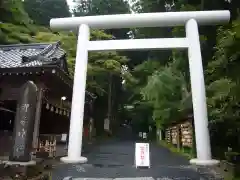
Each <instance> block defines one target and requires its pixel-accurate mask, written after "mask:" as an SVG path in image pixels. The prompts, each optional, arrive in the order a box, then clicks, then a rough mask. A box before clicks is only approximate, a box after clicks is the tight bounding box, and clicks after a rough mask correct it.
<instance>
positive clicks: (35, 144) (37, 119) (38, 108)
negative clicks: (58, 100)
mask: <svg viewBox="0 0 240 180" xmlns="http://www.w3.org/2000/svg"><path fill="white" fill-rule="evenodd" d="M43 93H44V92H43V88H42V87H41V86H40V87H39V90H38V94H37V106H36V114H35V123H34V131H33V148H34V149H36V148H37V147H38V136H39V127H40V119H41V111H42V100H43Z"/></svg>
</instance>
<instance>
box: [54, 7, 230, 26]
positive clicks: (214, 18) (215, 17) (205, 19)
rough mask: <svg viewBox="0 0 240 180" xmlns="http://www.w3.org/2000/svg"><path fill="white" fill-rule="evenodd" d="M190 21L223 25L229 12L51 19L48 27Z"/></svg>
mask: <svg viewBox="0 0 240 180" xmlns="http://www.w3.org/2000/svg"><path fill="white" fill-rule="evenodd" d="M190 19H195V20H196V21H197V22H198V24H199V25H216V24H223V23H226V22H228V21H229V19H230V12H229V11H186V12H163V13H142V14H120V15H119V14H118V15H101V16H84V17H69V18H56V19H51V21H50V27H51V28H52V29H58V30H72V29H77V28H78V27H79V26H80V25H81V24H87V25H88V26H89V27H90V28H92V29H115V28H136V27H169V26H182V25H185V23H186V22H187V21H188V20H190Z"/></svg>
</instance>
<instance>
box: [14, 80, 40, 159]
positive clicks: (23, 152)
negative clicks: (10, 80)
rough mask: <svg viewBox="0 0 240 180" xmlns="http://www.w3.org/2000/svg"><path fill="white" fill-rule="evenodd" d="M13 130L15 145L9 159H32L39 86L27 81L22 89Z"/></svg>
mask: <svg viewBox="0 0 240 180" xmlns="http://www.w3.org/2000/svg"><path fill="white" fill-rule="evenodd" d="M19 95H20V97H19V100H18V104H17V111H16V116H15V123H14V130H13V145H12V150H11V153H10V157H9V160H10V161H17V162H28V161H30V160H31V154H30V153H31V149H32V139H33V131H34V121H35V112H36V104H37V86H36V85H35V84H34V83H33V82H32V81H27V82H26V83H25V84H24V85H23V86H22V87H21V89H20V92H19Z"/></svg>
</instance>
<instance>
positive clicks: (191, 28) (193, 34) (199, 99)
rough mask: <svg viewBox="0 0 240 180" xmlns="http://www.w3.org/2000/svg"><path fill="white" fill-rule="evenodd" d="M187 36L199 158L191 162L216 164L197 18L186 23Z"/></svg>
mask: <svg viewBox="0 0 240 180" xmlns="http://www.w3.org/2000/svg"><path fill="white" fill-rule="evenodd" d="M186 38H187V41H188V59H189V70H190V79H191V89H192V104H193V112H194V113H193V114H194V125H195V138H196V141H195V142H196V149H197V159H191V160H190V163H192V164H198V165H215V164H218V163H219V161H218V160H212V155H211V145H210V137H209V130H208V116H207V106H206V94H205V82H204V73H203V65H202V55H201V48H200V40H199V33H198V24H197V21H196V20H195V19H190V20H188V22H187V24H186Z"/></svg>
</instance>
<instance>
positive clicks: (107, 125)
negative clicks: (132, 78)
mask: <svg viewBox="0 0 240 180" xmlns="http://www.w3.org/2000/svg"><path fill="white" fill-rule="evenodd" d="M109 125H110V122H109V119H108V118H106V119H104V130H106V131H108V130H109Z"/></svg>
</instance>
